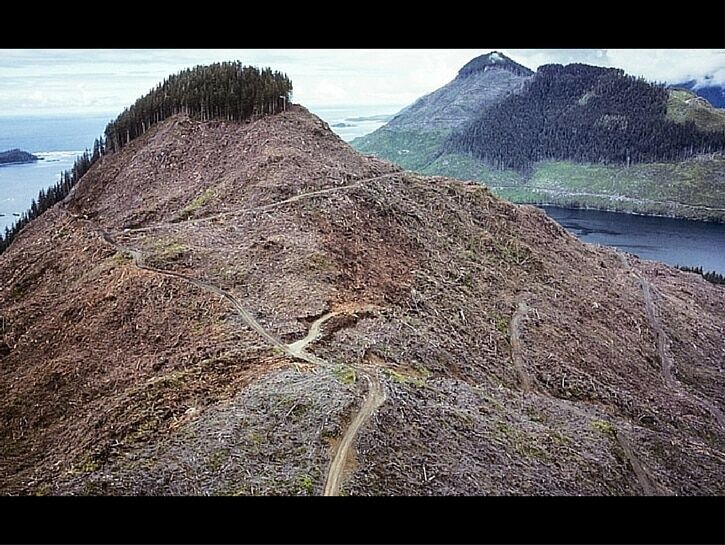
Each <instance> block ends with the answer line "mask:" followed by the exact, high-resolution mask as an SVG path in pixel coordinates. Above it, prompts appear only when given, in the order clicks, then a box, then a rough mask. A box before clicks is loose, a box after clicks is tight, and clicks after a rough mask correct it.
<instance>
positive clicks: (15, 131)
mask: <svg viewBox="0 0 725 545" xmlns="http://www.w3.org/2000/svg"><path fill="white" fill-rule="evenodd" d="M109 120H110V116H109V117H88V118H75V117H53V118H38V117H25V118H23V117H0V151H5V150H8V149H13V148H20V149H22V150H24V151H29V152H30V153H33V154H35V155H37V156H38V157H39V158H40V159H41V160H40V161H37V162H35V163H27V164H22V165H4V166H0V233H1V232H4V231H5V227H9V226H10V225H12V224H13V223H14V222H15V220H16V219H17V216H18V215H20V214H22V213H23V212H24V211H25V210H27V209H28V207H29V206H30V203H31V202H32V200H33V199H34V198H36V197H37V196H38V192H39V191H40V190H41V189H45V188H48V187H50V186H52V185H53V184H55V183H56V182H57V181H58V178H59V176H60V174H61V172H63V171H64V170H67V169H69V168H71V167H72V166H73V162H74V161H75V159H76V157H77V156H78V155H79V154H81V153H83V150H84V149H86V148H92V147H93V141H94V140H95V139H96V138H98V137H99V136H100V135H102V134H103V130H104V129H105V127H106V124H107V123H108V121H109Z"/></svg>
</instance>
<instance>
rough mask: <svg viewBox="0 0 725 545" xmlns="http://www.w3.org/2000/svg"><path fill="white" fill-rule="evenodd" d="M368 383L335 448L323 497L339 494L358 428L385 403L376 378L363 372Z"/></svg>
mask: <svg viewBox="0 0 725 545" xmlns="http://www.w3.org/2000/svg"><path fill="white" fill-rule="evenodd" d="M362 376H363V377H365V380H366V381H367V383H368V395H367V396H365V401H363V404H362V406H361V407H360V410H359V411H358V412H357V414H356V415H355V417H354V418H353V419H352V422H350V425H349V426H348V428H347V430H346V431H345V435H343V436H342V440H341V441H340V444H339V445H338V447H337V451H336V452H335V456H334V457H333V458H332V462H331V463H330V469H329V470H328V472H327V479H326V480H325V489H324V491H323V493H322V495H323V496H337V495H338V494H339V493H340V484H341V483H342V478H343V475H344V473H345V463H346V462H347V460H348V458H349V456H350V449H351V448H352V445H353V442H354V441H355V438H356V437H357V434H358V432H359V431H360V428H362V426H363V425H364V424H365V423H366V422H367V421H368V420H369V419H370V417H371V416H372V415H373V413H374V412H375V411H376V410H377V409H378V408H379V407H380V406H381V405H382V404H383V403H384V402H385V390H383V386H382V384H380V381H379V380H378V379H377V377H375V376H373V375H370V374H369V373H367V372H365V374H363V375H362Z"/></svg>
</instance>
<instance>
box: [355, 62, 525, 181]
mask: <svg viewBox="0 0 725 545" xmlns="http://www.w3.org/2000/svg"><path fill="white" fill-rule="evenodd" d="M532 75H533V72H532V71H531V70H529V69H528V68H526V67H525V66H522V65H520V64H518V63H516V62H514V61H513V60H511V59H509V58H508V57H506V56H505V55H503V54H502V53H499V52H496V51H494V52H492V53H488V54H486V55H481V56H480V57H476V58H475V59H473V60H471V61H470V62H468V63H467V64H466V65H465V66H464V67H463V68H461V69H460V70H459V72H458V75H457V76H456V77H455V79H453V80H452V81H451V82H449V83H447V84H446V85H444V86H443V87H441V88H440V89H437V90H436V91H434V92H432V93H430V94H428V95H425V96H423V97H421V98H420V99H418V100H417V101H415V102H414V103H413V104H411V105H410V106H407V107H405V108H403V110H401V111H400V112H399V113H398V114H397V115H396V116H395V117H394V118H393V119H392V120H390V122H389V123H387V124H386V125H385V126H383V127H381V128H380V129H378V130H376V131H375V132H373V133H371V134H368V135H366V136H362V137H360V138H356V139H355V140H353V141H352V142H351V144H352V146H353V147H355V149H358V150H360V151H362V152H364V153H372V154H374V155H377V156H379V157H382V158H384V159H388V160H391V161H394V162H396V163H399V164H400V165H402V166H404V167H406V168H420V167H422V166H424V165H425V164H427V163H429V162H430V161H432V160H433V158H434V157H435V154H436V153H437V152H438V150H439V148H440V146H441V144H442V143H443V142H444V141H445V139H446V137H447V136H448V134H449V133H450V132H451V131H452V130H453V129H454V128H456V127H459V126H461V125H463V124H465V123H467V122H469V121H470V120H471V119H472V118H473V117H474V116H476V115H477V114H478V113H479V112H481V111H482V110H485V109H486V108H488V107H489V106H491V105H492V104H495V103H496V102H498V101H500V100H502V99H503V98H505V97H506V96H508V95H510V94H511V93H514V92H516V91H517V90H519V89H521V87H522V86H523V85H524V83H525V82H526V81H527V80H528V79H529V78H531V76H532Z"/></svg>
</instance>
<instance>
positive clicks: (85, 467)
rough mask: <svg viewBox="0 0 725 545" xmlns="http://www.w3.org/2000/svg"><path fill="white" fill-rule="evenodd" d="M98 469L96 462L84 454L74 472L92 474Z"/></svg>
mask: <svg viewBox="0 0 725 545" xmlns="http://www.w3.org/2000/svg"><path fill="white" fill-rule="evenodd" d="M99 467H100V466H99V465H98V462H96V461H95V460H94V459H93V456H91V455H90V454H86V455H85V456H84V457H83V459H82V460H81V461H80V462H79V463H78V465H77V466H76V470H77V471H80V472H82V473H92V472H94V471H97V470H98V468H99Z"/></svg>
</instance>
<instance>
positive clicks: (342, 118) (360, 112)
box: [308, 105, 404, 142]
mask: <svg viewBox="0 0 725 545" xmlns="http://www.w3.org/2000/svg"><path fill="white" fill-rule="evenodd" d="M403 107H404V105H403V106H401V105H389V106H379V105H374V106H369V105H368V106H324V107H309V108H308V110H310V111H311V112H312V113H313V114H315V115H317V116H319V117H320V118H321V119H323V120H325V121H326V122H327V124H328V125H330V128H331V129H332V130H333V131H335V132H336V133H337V134H338V135H339V136H340V138H342V139H343V140H345V141H346V142H349V141H350V140H353V139H354V138H357V137H358V136H365V135H366V134H368V133H371V132H373V131H374V130H376V129H378V128H380V127H382V126H383V125H385V123H387V120H386V119H360V118H371V117H380V116H385V117H386V118H387V119H389V118H392V117H393V115H395V114H397V113H398V112H399V111H400V110H402V109H403Z"/></svg>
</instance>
